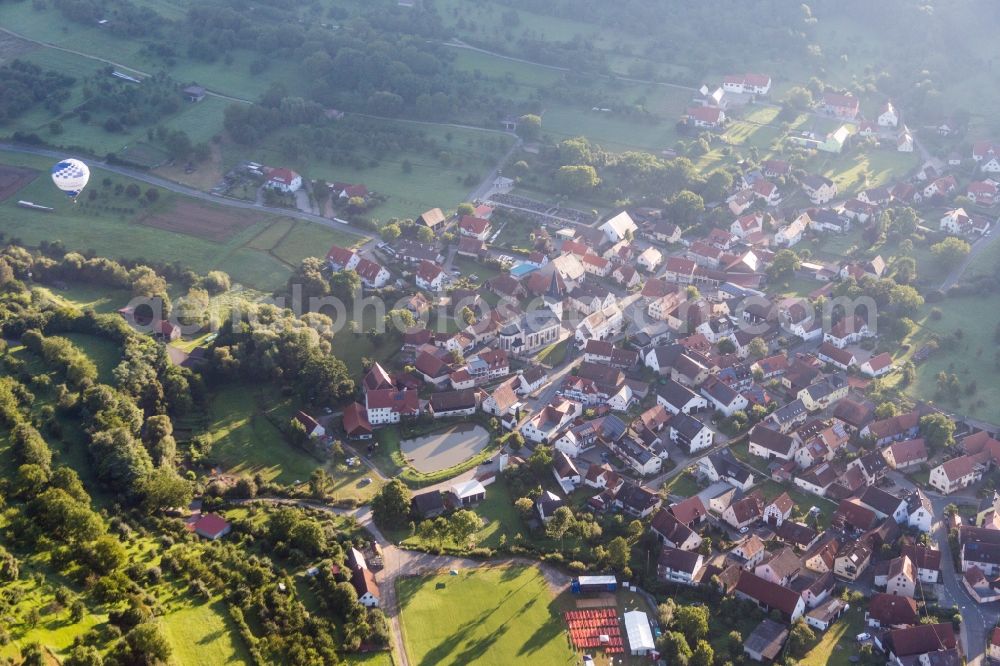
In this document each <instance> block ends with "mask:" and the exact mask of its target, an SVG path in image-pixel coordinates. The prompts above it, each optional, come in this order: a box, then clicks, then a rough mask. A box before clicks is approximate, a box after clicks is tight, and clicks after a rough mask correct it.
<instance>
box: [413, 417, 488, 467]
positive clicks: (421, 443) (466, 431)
mask: <svg viewBox="0 0 1000 666" xmlns="http://www.w3.org/2000/svg"><path fill="white" fill-rule="evenodd" d="M489 443H490V434H489V432H487V431H486V428H483V427H482V426H479V425H476V424H474V423H460V424H457V425H453V426H451V427H449V428H446V429H444V430H440V431H438V432H434V433H431V434H429V435H423V436H422V437H414V438H413V439H404V440H402V441H400V442H399V450H400V451H401V452H402V454H403V457H404V458H406V461H407V462H408V463H410V465H412V466H413V468H414V469H416V470H417V471H418V472H423V473H424V474H430V473H432V472H437V471H439V470H442V469H447V468H449V467H454V466H455V465H457V464H459V463H461V462H463V461H465V460H468V459H469V458H471V457H472V456H474V455H476V454H477V453H479V452H480V451H482V450H483V449H485V448H486V447H487V446H489Z"/></svg>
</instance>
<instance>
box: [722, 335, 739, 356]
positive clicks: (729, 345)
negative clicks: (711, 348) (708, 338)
mask: <svg viewBox="0 0 1000 666" xmlns="http://www.w3.org/2000/svg"><path fill="white" fill-rule="evenodd" d="M718 346H719V353H720V354H732V353H733V352H735V351H736V344H735V343H734V342H733V341H732V340H730V339H729V338H722V340H719V345H718Z"/></svg>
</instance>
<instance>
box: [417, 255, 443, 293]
mask: <svg viewBox="0 0 1000 666" xmlns="http://www.w3.org/2000/svg"><path fill="white" fill-rule="evenodd" d="M416 282H417V286H418V287H420V288H421V289H426V290H427V291H440V290H441V287H442V286H444V271H443V270H441V267H440V266H438V265H437V264H432V263H431V262H429V261H421V262H420V267H419V268H417V273H416Z"/></svg>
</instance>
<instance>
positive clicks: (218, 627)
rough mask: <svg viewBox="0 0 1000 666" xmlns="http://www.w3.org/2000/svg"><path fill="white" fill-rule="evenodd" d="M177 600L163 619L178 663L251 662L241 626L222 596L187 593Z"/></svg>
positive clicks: (209, 665) (212, 664)
mask: <svg viewBox="0 0 1000 666" xmlns="http://www.w3.org/2000/svg"><path fill="white" fill-rule="evenodd" d="M177 601H179V602H180V603H178V608H177V610H175V611H173V612H171V613H168V614H167V615H165V616H164V617H163V619H162V620H161V622H162V626H163V629H164V633H166V635H167V637H168V638H169V640H170V643H171V644H172V645H173V646H174V657H175V658H176V660H177V662H178V663H180V664H183V665H184V666H187V665H188V664H191V665H198V666H201V665H204V666H214V665H215V664H248V663H251V662H250V654H249V653H248V652H247V649H246V646H245V645H243V641H242V639H241V638H240V634H239V630H238V629H237V628H236V625H235V623H234V622H233V621H232V619H231V618H230V617H229V613H228V612H227V611H226V606H225V603H224V602H223V601H222V600H221V599H219V600H216V601H214V602H204V601H201V600H197V599H195V598H194V597H193V596H191V595H189V594H186V595H184V596H182V597H180V598H179V599H178V600H177Z"/></svg>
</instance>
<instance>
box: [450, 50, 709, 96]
mask: <svg viewBox="0 0 1000 666" xmlns="http://www.w3.org/2000/svg"><path fill="white" fill-rule="evenodd" d="M441 43H442V44H443V45H444V46H450V47H452V48H456V49H466V50H468V51H475V52H476V53H482V54H484V55H488V56H492V57H494V58H499V59H501V60H507V61H510V62H520V63H523V64H525V65H534V66H535V67H543V68H545V69H551V70H553V71H556V72H575V71H577V70H574V69H572V68H570V67H560V66H559V65H547V64H545V63H544V62H535V61H533V60H525V59H524V58H515V57H514V56H509V55H504V54H502V53H497V52H496V51H489V50H487V49H481V48H479V47H478V46H472V45H471V44H467V43H465V42H463V41H462V40H460V39H452V40H451V41H447V42H441ZM593 76H598V77H600V78H604V79H614V80H617V81H625V82H627V83H640V84H643V85H650V86H663V87H665V88H676V89H677V90H686V91H690V92H697V91H698V89H697V88H694V87H692V86H685V85H681V84H679V83H668V82H666V81H650V80H649V79H635V78H632V77H630V76H621V75H618V74H594V75H593Z"/></svg>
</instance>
